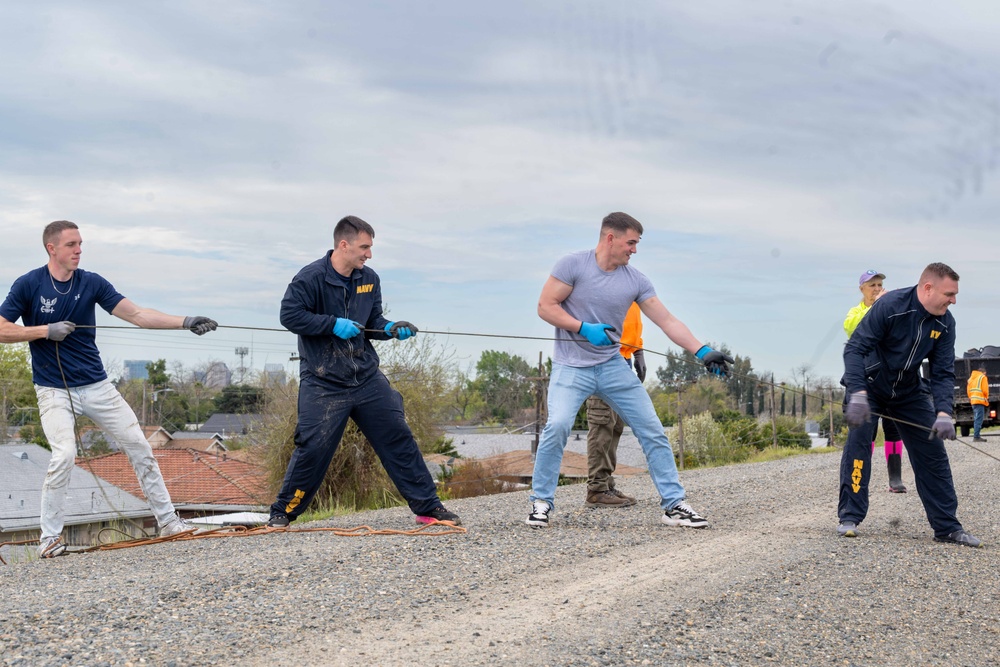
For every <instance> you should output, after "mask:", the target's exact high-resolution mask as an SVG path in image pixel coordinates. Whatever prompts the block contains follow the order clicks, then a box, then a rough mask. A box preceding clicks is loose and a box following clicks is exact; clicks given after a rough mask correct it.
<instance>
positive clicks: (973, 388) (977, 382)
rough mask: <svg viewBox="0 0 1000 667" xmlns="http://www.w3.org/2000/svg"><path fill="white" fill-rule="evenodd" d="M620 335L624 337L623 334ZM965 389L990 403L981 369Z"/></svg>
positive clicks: (974, 397) (975, 398)
mask: <svg viewBox="0 0 1000 667" xmlns="http://www.w3.org/2000/svg"><path fill="white" fill-rule="evenodd" d="M626 321H627V320H626ZM622 337H623V338H624V335H623V336H622ZM965 391H966V393H967V394H968V395H969V402H970V403H972V404H973V405H989V404H990V402H989V401H988V400H987V399H989V397H990V383H989V380H987V379H986V374H985V373H983V372H982V371H972V375H970V376H969V383H968V384H967V385H966V387H965Z"/></svg>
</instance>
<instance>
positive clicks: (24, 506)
mask: <svg viewBox="0 0 1000 667" xmlns="http://www.w3.org/2000/svg"><path fill="white" fill-rule="evenodd" d="M51 458H52V452H50V451H48V450H46V449H43V448H41V447H39V446H38V445H29V444H20V445H0V491H2V492H0V532H4V533H10V532H14V531H21V530H35V529H38V527H39V514H40V512H41V509H40V508H41V502H42V484H43V483H44V481H45V473H46V471H47V470H48V467H49V459H51ZM129 470H130V471H131V468H129ZM132 480H133V481H135V473H132ZM64 507H65V512H66V513H65V519H66V525H67V526H75V525H79V524H86V523H94V522H97V521H111V520H113V519H118V518H122V517H125V518H129V519H136V518H142V517H151V516H153V513H152V512H151V511H150V509H149V505H148V504H147V503H146V502H145V501H144V500H142V499H140V498H137V497H136V496H134V495H130V494H129V493H127V492H126V491H125V490H124V489H122V488H120V487H118V486H115V485H113V484H112V483H111V482H109V481H106V480H101V479H98V478H97V477H95V476H94V475H92V474H91V473H90V472H88V471H87V470H85V469H83V468H82V467H81V466H79V465H77V466H76V467H75V468H74V469H73V474H72V475H71V476H70V481H69V488H68V493H67V497H66V504H65V505H64Z"/></svg>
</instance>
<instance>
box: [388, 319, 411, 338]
mask: <svg viewBox="0 0 1000 667" xmlns="http://www.w3.org/2000/svg"><path fill="white" fill-rule="evenodd" d="M417 331H419V329H417V327H416V326H415V325H413V324H410V323H409V322H407V321H406V320H400V321H398V322H389V323H388V324H386V325H385V332H386V333H387V334H389V335H390V336H392V337H393V338H398V339H399V340H406V339H407V338H410V337H411V336H416V335H417Z"/></svg>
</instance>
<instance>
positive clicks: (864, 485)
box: [837, 389, 962, 537]
mask: <svg viewBox="0 0 1000 667" xmlns="http://www.w3.org/2000/svg"><path fill="white" fill-rule="evenodd" d="M868 403H869V405H870V406H871V409H872V412H877V413H879V414H881V415H885V416H886V417H888V418H893V417H895V418H897V419H899V420H902V421H897V422H895V426H896V428H897V429H898V431H899V435H900V438H901V439H902V440H903V441H904V442H905V443H906V453H907V455H909V458H910V466H911V467H912V468H913V476H914V478H915V479H916V483H917V494H918V495H919V496H920V502H921V503H923V505H924V512H926V514H927V521H928V522H929V523H930V525H931V528H933V529H934V535H935V536H937V537H944V536H946V535H948V534H949V533H952V532H954V531H956V530H958V529H959V528H961V527H962V524H961V523H959V521H958V518H957V517H956V512H957V511H958V496H957V495H956V494H955V482H954V481H953V479H952V476H951V464H950V463H948V452H947V451H945V447H944V441H943V440H941V438H937V437H934V438H930V439H928V435H929V434H930V427H931V426H932V425H933V424H934V420H935V419H936V418H937V413H936V412H935V411H934V407H933V405H932V404H931V398H930V395H929V394H927V393H924V392H919V391H918V392H913V393H912V394H909V395H907V396H903V397H899V396H897V397H895V398H893V399H892V400H891V401H890V400H883V399H880V398H879V397H878V396H876V395H874V394H872V392H871V390H870V389H869V391H868ZM887 422H888V419H886V418H883V421H882V423H883V425H884V424H886V423H887ZM903 422H911V423H912V424H920V425H922V426H923V428H918V427H916V426H911V425H910V424H906V423H903ZM871 463H872V425H871V424H870V423H869V424H864V425H862V426H861V428H852V429H850V431H849V432H848V436H847V445H846V446H845V447H844V453H843V456H842V457H841V460H840V502H839V504H838V507H837V516H838V517H839V518H840V520H841V521H853V522H854V523H856V524H860V523H861V522H862V521H864V518H865V516H866V515H867V514H868V481H869V479H870V478H871Z"/></svg>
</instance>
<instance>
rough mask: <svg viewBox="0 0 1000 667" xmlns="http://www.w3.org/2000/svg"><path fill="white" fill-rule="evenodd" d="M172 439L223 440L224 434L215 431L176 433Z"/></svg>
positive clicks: (172, 435)
mask: <svg viewBox="0 0 1000 667" xmlns="http://www.w3.org/2000/svg"><path fill="white" fill-rule="evenodd" d="M170 437H171V438H173V439H174V440H220V441H221V440H222V434H220V433H216V432H215V431H174V432H173V433H172V434H171V435H170Z"/></svg>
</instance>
